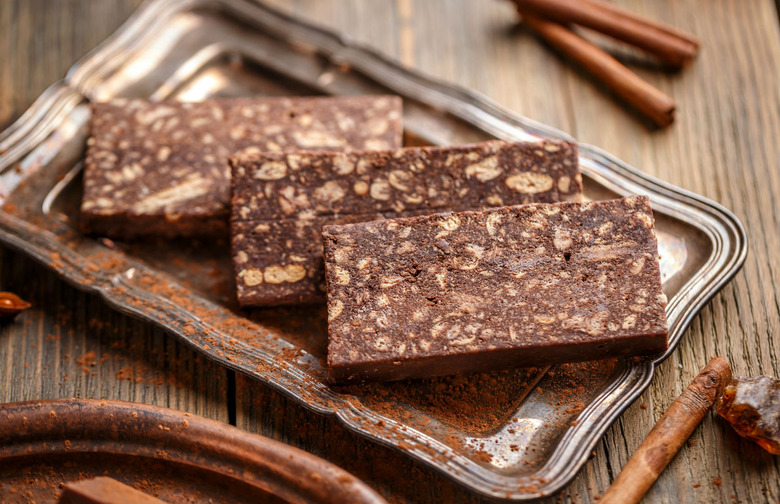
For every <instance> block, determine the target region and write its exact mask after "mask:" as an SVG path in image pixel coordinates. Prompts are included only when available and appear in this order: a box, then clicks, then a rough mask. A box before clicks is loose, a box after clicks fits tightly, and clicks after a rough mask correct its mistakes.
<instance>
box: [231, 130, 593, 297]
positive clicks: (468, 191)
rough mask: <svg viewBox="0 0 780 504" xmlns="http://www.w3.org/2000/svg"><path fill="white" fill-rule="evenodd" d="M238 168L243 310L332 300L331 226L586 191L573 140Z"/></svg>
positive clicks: (257, 160)
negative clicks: (327, 288) (327, 236)
mask: <svg viewBox="0 0 780 504" xmlns="http://www.w3.org/2000/svg"><path fill="white" fill-rule="evenodd" d="M231 166H232V168H233V171H232V179H233V198H232V217H231V235H232V253H233V261H234V265H235V272H236V284H237V289H238V300H239V302H240V303H241V305H242V306H266V305H275V304H287V303H301V302H312V301H318V300H321V299H323V297H324V290H323V289H322V287H321V286H322V284H323V276H322V271H323V266H322V241H321V234H320V229H321V227H322V226H323V225H324V224H334V223H335V224H338V223H352V222H361V221H369V220H375V219H382V218H395V217H409V216H415V215H423V214H429V213H432V212H436V211H441V210H444V209H446V210H470V209H483V208H489V207H496V206H502V205H507V204H519V203H527V202H554V201H560V200H579V199H580V197H581V193H582V179H581V175H580V172H579V167H578V165H577V149H576V145H575V144H571V143H566V142H534V143H508V142H500V141H493V142H485V143H482V144H474V145H466V146H457V147H423V148H405V149H398V150H394V151H376V152H360V151H354V152H347V153H328V152H296V153H286V154H285V153H267V154H264V155H262V156H258V155H249V156H238V157H233V158H231ZM269 278H270V279H271V282H269V281H268V279H269Z"/></svg>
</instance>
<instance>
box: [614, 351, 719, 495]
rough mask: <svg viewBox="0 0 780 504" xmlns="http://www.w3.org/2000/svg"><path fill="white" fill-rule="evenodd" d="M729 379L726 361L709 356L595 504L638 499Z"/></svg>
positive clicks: (648, 487)
mask: <svg viewBox="0 0 780 504" xmlns="http://www.w3.org/2000/svg"><path fill="white" fill-rule="evenodd" d="M730 381H731V367H730V366H729V364H728V362H726V361H725V360H724V359H722V358H721V357H715V358H714V359H712V360H711V361H710V362H709V363H708V364H707V366H705V368H704V369H702V371H701V373H699V374H698V375H697V376H696V378H694V379H693V382H691V384H690V385H688V388H686V389H685V390H684V391H683V393H682V394H681V395H680V397H678V398H677V399H676V400H675V401H674V402H673V403H672V405H671V406H669V409H668V410H666V413H664V414H663V416H662V417H661V419H660V420H658V423H656V424H655V426H654V427H653V429H652V430H651V431H650V433H649V434H648V435H647V437H646V438H645V440H644V441H642V444H641V445H639V448H638V449H637V451H636V453H634V455H632V456H631V459H630V460H629V461H628V463H627V464H626V466H625V467H624V468H623V470H622V471H621V472H620V474H619V475H618V477H617V478H615V481H614V482H613V483H612V486H611V487H609V490H607V493H605V494H604V496H603V497H602V498H601V499H600V500H599V504H616V503H620V504H630V503H636V502H639V500H640V499H641V498H642V496H644V495H645V493H647V491H648V490H649V489H650V487H651V486H652V485H653V483H654V482H655V480H656V479H658V476H659V475H660V474H661V471H663V470H664V468H665V467H666V466H667V464H669V462H670V461H671V460H672V458H673V457H674V456H675V454H677V452H678V451H679V450H680V448H681V447H682V445H683V443H685V441H686V440H687V439H688V437H689V436H690V435H691V433H692V432H693V430H694V429H695V428H696V426H697V425H699V424H700V423H701V421H702V419H703V418H704V415H705V414H706V413H707V411H709V409H710V408H711V407H712V405H713V404H715V401H716V400H717V399H718V397H720V395H721V394H722V392H723V389H724V387H725V386H726V384H728V383H729V382H730Z"/></svg>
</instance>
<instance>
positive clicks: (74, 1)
mask: <svg viewBox="0 0 780 504" xmlns="http://www.w3.org/2000/svg"><path fill="white" fill-rule="evenodd" d="M139 3H140V0H121V1H120V0H115V1H113V2H105V1H100V0H83V1H80V0H69V1H60V2H47V1H45V0H35V1H15V2H14V1H4V2H0V125H7V124H9V123H10V121H12V120H14V119H15V118H16V117H18V116H19V115H20V114H21V113H22V112H23V111H24V110H25V109H26V108H27V107H28V106H29V105H30V103H32V101H33V100H34V99H35V98H36V97H37V96H38V95H39V94H40V93H41V92H42V91H43V90H44V89H45V88H46V87H47V86H48V85H49V84H51V83H52V82H54V81H55V80H57V79H59V78H61V77H62V76H63V75H64V73H65V71H66V70H67V68H68V67H69V66H70V65H71V64H72V63H73V62H74V61H75V60H76V59H77V58H78V57H80V56H82V55H83V54H85V53H86V52H87V51H88V50H90V49H92V48H93V47H95V46H96V45H97V44H98V43H99V42H101V41H102V40H103V39H104V38H105V37H107V36H108V35H109V34H110V33H111V32H112V31H113V30H114V29H115V28H116V27H117V26H118V25H119V24H120V23H121V22H122V21H123V20H124V19H125V18H126V17H127V16H128V15H129V14H130V13H131V12H132V11H133V9H134V8H135V7H136V6H137V5H138V4H139ZM273 3H274V4H276V6H277V7H279V8H281V9H283V10H286V11H288V12H291V13H295V14H296V15H300V16H302V17H303V18H306V19H310V20H315V21H316V22H318V23H321V24H323V25H325V26H329V27H333V28H336V29H338V30H341V31H344V32H346V33H348V34H349V35H351V36H352V37H353V38H355V39H357V40H359V41H361V42H365V43H368V44H370V45H372V46H374V47H376V48H378V49H379V50H381V51H382V52H384V53H387V54H389V55H391V56H393V57H395V58H397V59H399V60H401V61H402V62H403V63H404V64H406V65H409V66H411V67H414V68H418V69H421V70H423V71H424V72H427V73H429V74H431V75H434V76H436V77H440V78H443V79H446V80H449V81H453V82H456V83H458V84H460V85H463V86H466V87H469V88H473V89H475V90H478V91H480V92H482V93H484V94H486V95H488V96H489V97H491V98H493V99H494V100H496V101H497V102H499V103H501V104H502V105H504V106H506V107H508V108H510V109H512V110H515V111H517V112H519V113H521V114H523V115H526V116H528V117H531V118H533V119H536V120H538V121H541V122H544V123H548V124H550V125H552V126H555V127H557V128H560V129H562V130H564V131H567V132H569V133H571V134H572V135H574V136H575V137H577V138H578V139H579V140H581V141H584V142H588V143H591V144H595V145H597V146H599V147H603V148H604V149H606V150H608V151H610V152H612V153H613V154H615V155H617V156H618V157H620V158H622V159H624V160H626V161H627V162H629V163H630V164H632V165H634V166H637V167H639V168H641V169H642V170H644V171H645V172H647V173H650V174H652V175H654V176H656V177H658V178H660V179H662V180H666V181H668V182H670V183H672V184H675V185H678V186H680V187H683V188H685V189H688V190H691V191H693V192H696V193H699V194H702V195H704V196H706V197H708V198H711V199H713V200H716V201H718V202H720V203H722V204H723V205H725V206H726V207H728V208H730V209H731V210H733V211H734V212H735V213H736V214H737V215H738V216H739V218H740V219H741V220H742V222H743V223H744V224H745V226H746V228H747V231H748V235H749V237H750V254H749V257H748V259H747V262H746V264H745V267H744V269H743V270H742V271H741V272H740V273H739V274H738V275H737V277H736V278H735V279H734V280H733V281H732V282H731V283H730V284H728V285H727V286H726V287H725V288H724V289H723V291H722V292H721V293H720V294H719V295H717V296H716V297H715V298H714V300H713V301H712V302H711V303H710V304H709V305H708V306H707V307H706V308H705V309H704V310H703V311H702V312H701V314H700V315H699V316H698V317H697V318H696V319H695V320H694V322H693V324H692V326H691V328H690V330H689V331H688V332H687V334H686V335H685V336H684V338H683V341H682V343H681V344H680V346H679V348H678V349H677V350H676V351H675V352H674V354H673V355H672V356H671V357H670V358H669V359H668V360H667V361H666V362H664V363H663V365H661V366H660V368H659V369H658V372H657V374H656V377H655V378H654V380H653V383H652V385H651V387H650V388H649V389H648V391H647V392H646V393H645V394H644V395H643V396H642V397H641V398H640V399H639V400H637V401H636V403H635V404H634V405H633V406H631V407H630V408H629V409H628V410H627V411H626V412H625V413H624V414H623V416H622V417H621V418H620V420H618V421H617V422H616V423H615V424H614V425H613V426H612V428H611V429H610V430H609V431H608V432H607V434H606V436H604V438H603V440H602V441H601V442H600V444H599V445H598V449H597V450H596V451H595V452H594V454H593V457H592V458H591V459H590V460H589V461H588V463H587V465H586V466H585V468H584V469H583V470H582V472H581V473H580V474H579V476H578V477H577V478H576V479H575V480H574V481H573V482H572V483H571V484H570V485H569V486H568V487H567V488H566V489H565V490H564V491H563V492H562V493H561V494H559V495H558V496H556V497H553V498H551V499H549V502H595V501H596V500H597V499H598V496H599V495H601V494H603V493H604V491H605V490H606V488H607V487H608V486H609V484H610V482H611V481H612V479H613V478H614V476H615V475H616V473H617V471H618V470H619V469H620V468H621V467H622V466H623V465H624V464H625V463H626V460H627V459H628V457H629V456H630V454H631V453H633V452H634V450H635V449H636V447H637V446H638V445H639V443H640V442H641V440H642V438H643V437H644V435H645V434H646V433H647V432H648V430H649V429H650V427H651V426H652V425H653V424H654V423H655V421H656V420H657V419H658V418H659V416H660V415H661V413H662V412H663V411H664V409H665V408H666V407H668V405H669V404H670V402H671V401H672V400H673V399H674V398H675V397H676V396H677V395H678V394H679V393H680V392H681V391H682V389H683V388H684V387H685V386H686V385H687V384H688V383H689V382H690V380H691V379H692V377H693V376H694V375H695V374H696V373H697V372H698V370H699V369H700V368H702V367H703V366H704V364H705V363H706V362H707V360H708V359H709V358H710V357H711V356H714V355H722V356H725V357H726V358H727V359H728V360H729V361H730V362H731V364H732V367H733V369H734V372H735V374H736V375H758V374H770V375H775V376H778V375H780V360H779V359H778V356H780V253H778V251H780V217H778V216H780V198H778V197H777V195H780V156H779V155H778V152H780V150H779V149H778V140H779V139H780V85H778V80H777V79H778V76H779V75H780V37H779V35H780V30H778V26H779V25H778V18H777V11H776V7H775V4H774V3H773V2H772V1H771V0H750V1H743V0H723V1H719V2H710V1H707V0H688V1H686V2H679V1H673V0H658V1H649V0H619V1H618V2H617V3H619V4H621V5H624V6H625V7H628V8H630V9H631V10H633V11H635V12H637V13H641V14H646V15H648V16H651V17H653V18H656V19H659V20H664V21H667V22H669V23H671V24H674V25H676V26H678V27H680V28H683V29H686V30H688V31H691V32H693V33H695V34H696V35H698V36H699V37H700V38H701V39H702V43H703V50H702V52H701V55H700V57H699V58H698V59H697V60H696V62H695V63H694V64H693V65H692V66H691V67H690V68H688V69H686V70H684V71H682V72H680V73H677V74H673V73H663V72H660V71H655V70H652V69H651V68H648V67H647V66H643V65H633V67H634V68H635V69H636V70H637V72H639V73H640V74H641V75H642V76H643V77H644V78H646V79H647V80H649V81H651V82H653V83H654V84H656V85H657V86H659V87H660V88H661V89H663V90H664V91H666V92H667V93H669V94H670V95H672V96H673V97H674V98H675V99H676V100H677V102H678V108H679V113H678V119H677V122H676V123H675V124H674V125H673V126H672V127H670V128H667V129H665V130H661V131H654V130H651V129H650V128H649V127H648V125H647V124H646V123H644V122H642V121H641V120H639V118H638V117H637V116H636V115H634V114H633V113H631V112H629V111H627V109H626V108H625V107H624V106H622V105H621V104H619V103H617V102H616V100H615V99H614V97H613V96H611V95H610V93H609V92H608V91H606V90H605V89H604V88H603V87H602V86H600V85H598V84H596V83H594V82H593V81H592V80H590V79H589V78H588V77H587V76H586V75H585V74H583V73H582V72H580V71H578V70H576V69H574V68H572V67H571V66H570V65H568V64H566V63H565V62H564V61H563V60H562V59H561V58H559V57H557V56H555V55H554V54H552V53H551V52H550V50H548V48H546V47H545V46H544V45H543V44H541V43H540V42H539V41H537V40H536V39H535V38H534V37H533V36H531V35H530V34H529V33H528V32H526V31H525V30H523V29H521V28H519V27H518V26H516V23H515V18H514V16H513V10H512V8H511V7H510V6H509V5H508V4H507V3H506V2H500V1H481V2H476V1H466V0H426V1H420V0H418V1H415V0H396V1H394V2H388V1H385V0H371V1H357V0H354V1H349V2H346V1H337V0H319V1H317V2H315V1H313V0H297V1H295V2H288V1H283V0H275V1H274V2H273ZM623 54H624V55H625V56H626V57H627V58H628V59H631V58H632V55H633V53H631V52H625V51H624V52H623ZM1 274H2V276H1V277H0V287H2V289H3V290H11V291H15V292H17V293H19V294H20V295H22V296H23V297H25V298H28V299H30V300H32V301H33V303H34V307H33V308H32V309H30V310H29V311H27V312H26V313H24V314H23V315H22V316H21V317H19V319H18V320H17V321H16V322H15V323H13V324H10V325H4V326H2V327H0V401H3V402H9V401H21V400H29V399H44V398H67V397H94V398H110V399H121V400H130V401H141V402H146V403H150V404H156V405H162V406H167V407H171V408H176V409H180V410H185V411H188V412H192V413H196V414H199V415H204V416H207V417H211V418H215V419H219V420H222V421H224V422H230V423H234V424H236V425H238V426H239V427H242V428H244V429H246V430H248V431H252V432H259V433H262V434H264V435H267V436H270V437H273V438H276V439H280V440H283V441H285V442H288V443H291V444H294V445H297V446H300V447H303V448H304V449H306V450H309V451H311V452H313V453H315V454H317V455H320V456H322V457H324V458H326V459H328V460H331V461H334V462H335V463H337V464H339V465H341V466H343V467H345V468H346V469H347V470H349V471H352V472H353V473H355V474H356V475H357V476H359V477H361V478H363V479H364V480H366V481H367V482H369V484H371V485H372V486H373V487H374V488H376V489H378V490H379V491H380V492H382V493H383V494H384V495H386V496H387V497H388V498H390V499H391V500H392V501H395V502H484V499H482V498H480V497H478V496H476V495H473V494H472V493H470V492H468V491H466V490H464V489H462V488H461V487H459V486H457V485H455V484H453V483H451V482H449V481H448V480H446V479H444V478H443V477H441V476H439V475H438V474H436V473H434V472H433V471H431V470H429V469H427V468H426V467H424V466H422V465H420V464H417V463H415V462H412V461H410V460H408V459H407V458H405V457H403V456H401V455H399V454H396V453H395V452H392V451H390V450H388V449H385V448H382V447H379V446H377V445H375V444H373V443H370V442H368V441H365V440H363V439H361V438H358V437H357V436H355V435H353V434H351V433H349V432H347V431H346V430H345V429H344V428H342V427H341V426H339V425H338V424H337V423H336V422H335V421H333V420H330V419H326V418H322V417H320V416H317V415H315V414H313V413H310V412H308V411H305V410H304V409H303V408H302V407H300V406H298V405H297V404H295V403H293V402H291V401H289V400H288V399H286V398H284V397H282V396H281V395H280V394H278V393H276V392H273V391H271V390H269V389H267V388H266V387H264V386H262V385H260V384H258V383H256V382H253V381H251V380H248V379H246V378H244V377H243V376H240V375H236V374H235V373H233V372H229V371H226V370H225V369H223V368H221V367H220V366H217V365H215V364H212V363H211V362H209V361H207V360H206V359H204V358H203V357H201V356H199V355H197V354H195V353H193V352H192V351H191V350H189V349H188V348H185V347H184V346H183V345H181V344H179V343H178V342H177V341H176V340H175V339H174V338H173V337H172V336H170V335H168V334H166V333H165V332H163V331H160V330H158V329H155V328H153V327H151V325H149V324H146V323H141V322H138V321H135V320H132V319H130V318H128V317H125V316H122V315H119V314H118V313H116V312H114V311H113V310H112V309H110V308H109V307H108V306H107V305H106V304H105V303H104V302H102V301H101V300H100V299H98V298H97V297H95V296H91V295H85V294H82V293H80V292H79V291H77V290H76V289H74V288H72V287H70V286H68V285H66V284H65V283H63V282H62V281H61V280H59V279H58V278H57V277H55V275H53V274H52V273H50V272H49V271H47V270H46V269H45V268H43V267H41V266H39V265H38V264H36V263H33V262H32V261H30V260H28V259H27V258H25V257H24V256H22V255H20V254H17V253H13V252H10V251H7V250H5V251H3V252H2V273H1ZM345 446H350V447H353V448H351V449H349V450H345V449H344V447H345ZM377 460H382V461H383V463H382V464H376V463H374V462H375V461H377ZM388 467H391V468H393V470H392V471H389V470H388V469H387V468H388ZM778 500H780V458H778V457H772V456H771V455H769V454H767V453H766V452H764V451H762V450H760V449H759V448H757V447H756V446H754V445H752V444H750V443H748V442H745V441H743V440H742V439H741V438H739V437H738V436H737V435H736V434H735V433H734V431H732V430H731V429H730V428H729V427H728V426H727V424H726V423H725V422H724V421H723V420H722V419H720V418H717V417H715V416H714V415H710V416H708V417H707V418H706V419H705V421H704V422H703V424H702V425H701V426H700V427H699V428H698V429H697V430H696V432H695V433H694V434H693V436H692V437H691V439H690V441H689V443H688V446H687V447H684V449H683V450H682V452H681V453H680V454H679V455H678V456H677V457H676V458H675V459H674V461H672V463H671V465H670V466H669V468H668V469H667V470H666V471H665V472H664V473H663V475H662V476H661V477H660V479H659V480H658V482H657V483H656V484H655V486H654V487H653V488H652V490H651V491H650V493H649V494H648V496H647V498H646V502H677V501H679V502H749V503H758V502H778Z"/></svg>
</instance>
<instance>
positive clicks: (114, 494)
mask: <svg viewBox="0 0 780 504" xmlns="http://www.w3.org/2000/svg"><path fill="white" fill-rule="evenodd" d="M59 503H60V504H164V503H163V501H161V500H160V499H157V498H156V497H152V496H151V495H149V494H146V493H144V492H141V491H140V490H136V489H135V488H133V487H131V486H128V485H125V484H124V483H120V482H119V481H117V480H115V479H113V478H107V477H105V476H100V477H97V478H93V479H88V480H81V481H75V482H71V483H66V484H65V485H64V486H63V489H62V495H61V496H60V500H59Z"/></svg>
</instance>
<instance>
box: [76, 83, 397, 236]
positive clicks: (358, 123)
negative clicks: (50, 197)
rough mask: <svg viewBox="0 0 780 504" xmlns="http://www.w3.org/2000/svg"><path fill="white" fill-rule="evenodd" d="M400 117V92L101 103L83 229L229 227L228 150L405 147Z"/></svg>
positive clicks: (171, 231)
mask: <svg viewBox="0 0 780 504" xmlns="http://www.w3.org/2000/svg"><path fill="white" fill-rule="evenodd" d="M401 115H402V105H401V99H400V98H398V97H395V96H354V97H339V98H331V97H327V98H321V97H303V98H299V97H290V98H235V99H212V100H206V101H203V102H197V103H194V102H175V101H166V102H152V101H148V100H141V99H119V100H115V101H112V102H109V103H93V104H92V123H91V132H90V138H89V140H88V147H87V154H86V160H85V170H84V196H83V200H82V205H81V222H80V223H81V227H82V229H83V231H85V232H87V233H93V234H100V235H104V236H110V237H114V238H134V237H138V236H160V237H177V236H188V237H191V236H210V235H215V234H219V233H221V232H226V230H227V228H228V218H229V203H230V181H229V177H230V168H229V166H228V157H229V156H231V155H233V154H236V153H238V152H243V153H258V152H262V151H286V150H295V151H299V150H306V149H313V150H338V151H348V150H351V149H391V148H395V147H400V145H401V142H402V133H403V131H402V127H401Z"/></svg>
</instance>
